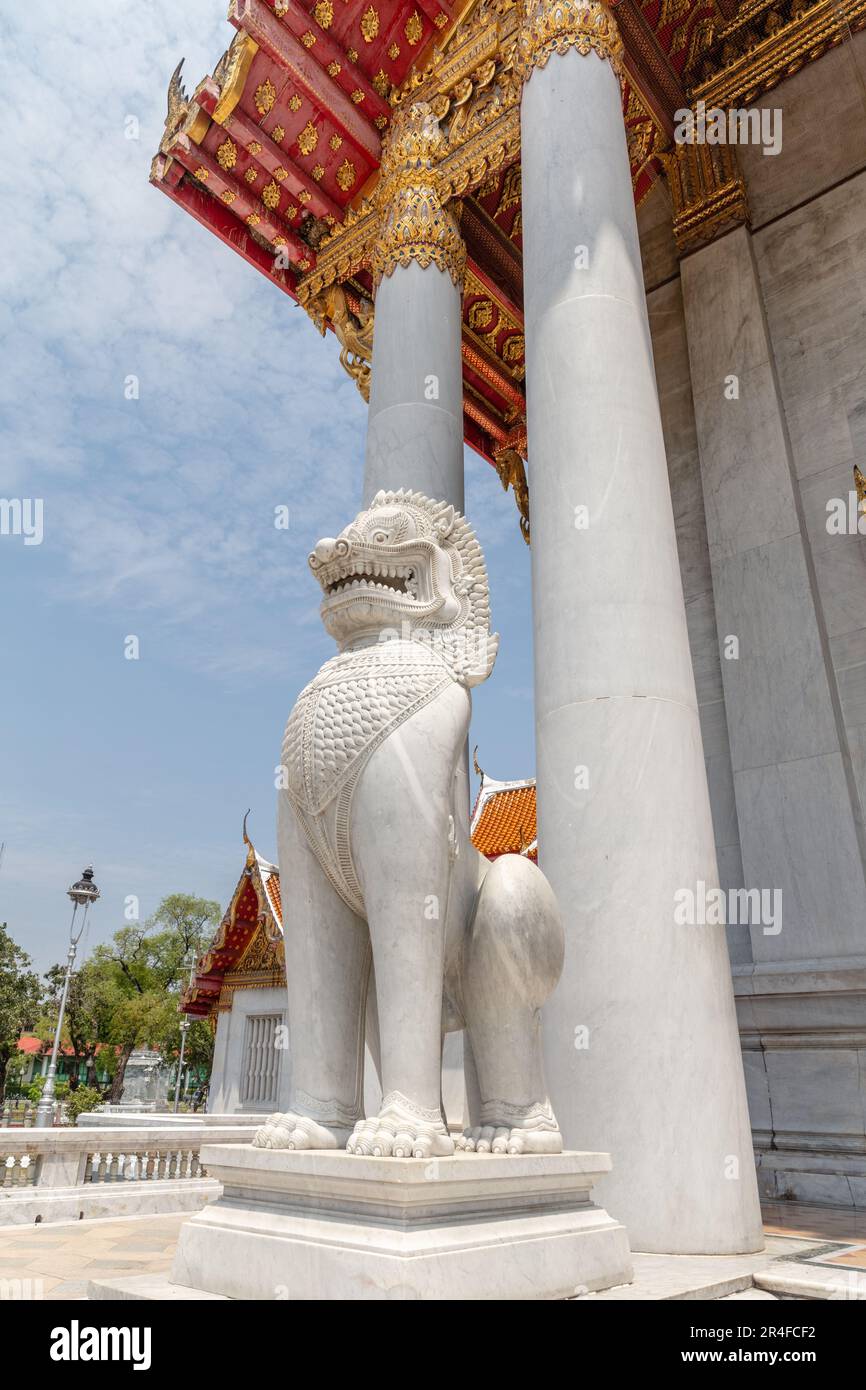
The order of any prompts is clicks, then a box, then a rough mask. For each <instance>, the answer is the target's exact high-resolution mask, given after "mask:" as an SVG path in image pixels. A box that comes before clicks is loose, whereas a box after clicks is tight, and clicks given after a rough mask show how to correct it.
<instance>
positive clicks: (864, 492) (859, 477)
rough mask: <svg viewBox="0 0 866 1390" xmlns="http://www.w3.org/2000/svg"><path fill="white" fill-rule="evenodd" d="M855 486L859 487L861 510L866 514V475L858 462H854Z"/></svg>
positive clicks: (858, 499)
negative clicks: (861, 470)
mask: <svg viewBox="0 0 866 1390" xmlns="http://www.w3.org/2000/svg"><path fill="white" fill-rule="evenodd" d="M854 486H855V487H856V489H857V502H858V505H859V510H860V511H861V512H862V513H863V515H864V516H866V477H864V476H863V474H862V473H861V472H860V469H859V468H858V467H857V465H856V463H855V464H854Z"/></svg>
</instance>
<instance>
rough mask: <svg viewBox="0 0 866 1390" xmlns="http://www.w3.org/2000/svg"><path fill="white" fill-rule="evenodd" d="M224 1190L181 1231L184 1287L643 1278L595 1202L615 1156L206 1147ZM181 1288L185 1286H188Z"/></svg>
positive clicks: (547, 1288)
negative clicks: (360, 1153)
mask: <svg viewBox="0 0 866 1390" xmlns="http://www.w3.org/2000/svg"><path fill="white" fill-rule="evenodd" d="M202 1163H203V1164H204V1166H205V1167H206V1169H207V1173H208V1176H209V1177H211V1178H217V1179H218V1180H219V1181H220V1182H221V1183H222V1184H223V1195H222V1197H221V1198H220V1199H219V1200H218V1201H217V1202H215V1203H212V1204H211V1205H209V1206H208V1207H207V1208H205V1209H204V1210H202V1211H200V1212H198V1213H197V1214H196V1215H195V1216H193V1217H192V1218H191V1220H190V1221H188V1222H187V1223H186V1224H185V1225H184V1227H183V1229H182V1231H181V1234H180V1240H179V1243H178V1247H177V1251H176V1254H175V1258H174V1265H173V1267H172V1272H171V1281H172V1284H173V1285H175V1286H182V1287H185V1288H186V1289H187V1290H190V1289H194V1290H197V1291H199V1292H201V1291H204V1292H206V1293H209V1294H212V1295H213V1294H216V1295H222V1296H223V1297H226V1298H233V1299H276V1300H295V1299H328V1300H331V1299H336V1300H355V1299H358V1300H386V1299H397V1300H399V1299H406V1300H410V1299H434V1300H435V1299H448V1300H464V1299H532V1298H570V1297H574V1296H575V1295H576V1294H580V1293H583V1292H588V1291H593V1290H599V1289H606V1288H610V1287H611V1286H612V1285H615V1284H623V1283H626V1282H628V1281H629V1280H630V1279H631V1278H632V1268H631V1257H630V1254H629V1246H628V1238H627V1236H626V1232H625V1228H624V1227H623V1226H621V1225H619V1223H618V1222H616V1221H614V1220H613V1219H612V1218H611V1217H610V1216H608V1214H607V1212H605V1211H603V1210H602V1209H601V1208H599V1207H596V1206H594V1205H593V1203H592V1201H591V1200H590V1193H591V1190H592V1186H593V1183H594V1182H595V1181H596V1179H597V1178H599V1177H600V1176H601V1175H602V1174H603V1173H605V1172H607V1171H609V1169H610V1166H611V1164H610V1158H609V1156H608V1155H607V1154H598V1153H564V1154H556V1155H545V1156H538V1157H531V1158H530V1157H523V1156H517V1155H503V1156H499V1155H496V1156H495V1157H494V1156H493V1155H489V1154H461V1155H456V1156H455V1157H454V1158H447V1159H436V1160H431V1161H430V1162H429V1163H424V1162H421V1161H419V1160H412V1159H405V1160H404V1159H391V1158H388V1159H379V1158H360V1157H355V1156H352V1155H349V1154H346V1153H342V1152H339V1153H289V1152H287V1151H273V1150H269V1149H254V1148H253V1147H252V1146H251V1145H245V1144H244V1145H241V1144H217V1145H208V1146H206V1147H205V1148H203V1149H202ZM178 1295H179V1296H183V1294H182V1292H181V1290H180V1289H179V1290H178Z"/></svg>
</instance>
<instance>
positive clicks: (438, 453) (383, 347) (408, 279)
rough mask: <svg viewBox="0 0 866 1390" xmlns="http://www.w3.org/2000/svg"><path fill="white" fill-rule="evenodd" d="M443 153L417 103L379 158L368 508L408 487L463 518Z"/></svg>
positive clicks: (458, 325) (455, 268) (457, 339)
mask: <svg viewBox="0 0 866 1390" xmlns="http://www.w3.org/2000/svg"><path fill="white" fill-rule="evenodd" d="M442 145H443V142H442V137H441V136H440V134H439V128H438V125H437V123H436V121H435V120H434V118H433V116H432V113H431V112H430V108H429V107H428V106H425V105H424V104H423V103H418V104H416V105H415V106H413V107H410V108H409V109H408V110H406V111H405V112H401V113H400V115H399V116H398V117H397V119H396V120H395V123H394V127H393V128H392V131H391V135H390V137H389V143H388V147H387V150H386V153H385V156H384V158H383V163H382V176H381V182H380V192H379V197H380V203H381V207H382V224H381V231H380V236H379V241H378V245H377V249H376V253H375V264H374V275H375V278H376V280H377V289H376V318H375V328H374V332H373V373H372V384H371V389H370V413H369V418H368V425H367V452H366V464H365V469H364V501H365V502H369V501H370V499H371V498H372V497H373V496H374V495H375V493H376V492H378V490H379V489H380V488H386V489H391V490H396V489H398V488H401V487H402V488H413V489H415V490H416V491H418V492H423V493H424V494H425V496H427V497H433V498H436V499H437V500H442V501H447V502H451V503H453V505H454V506H455V507H458V508H459V510H460V511H461V512H462V511H463V509H464V499H463V369H462V363H461V357H460V345H461V335H462V302H463V294H462V284H463V267H464V263H465V254H466V253H465V248H464V246H463V242H462V239H461V237H460V232H459V229H458V227H457V224H456V222H455V220H454V218H453V216H452V214H451V213H450V212H449V211H448V209H447V207H443V206H442V204H441V203H440V202H439V196H438V175H437V172H436V160H437V158H438V157H439V155H440V154H441V150H442Z"/></svg>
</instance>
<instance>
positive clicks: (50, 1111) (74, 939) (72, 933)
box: [35, 865, 99, 1129]
mask: <svg viewBox="0 0 866 1390" xmlns="http://www.w3.org/2000/svg"><path fill="white" fill-rule="evenodd" d="M66 895H67V897H69V898H71V899H72V923H71V925H70V928H69V954H68V956H67V958H66V977H65V979H64V981H63V993H62V994H61V996H60V1012H59V1013H58V1015H57V1028H56V1030H55V1033H54V1046H53V1047H52V1049H51V1061H50V1063H49V1065H48V1075H47V1076H46V1078H45V1086H44V1088H43V1091H42V1096H41V1098H40V1101H39V1104H38V1105H37V1107H36V1120H35V1127H36V1129H50V1128H51V1126H52V1124H53V1123H54V1082H55V1080H56V1077H57V1054H58V1052H59V1050H60V1034H61V1032H62V1031H63V1015H64V1014H65V1013H66V1000H67V997H68V995H69V981H70V980H71V979H72V967H73V966H74V964H75V953H76V951H77V950H78V943H79V941H80V940H81V938H82V936H83V935H84V928H85V927H86V926H87V913H88V911H89V909H90V904H91V903H95V902H96V899H97V898H98V897H99V889H98V888H97V886H96V884H95V883H94V882H93V866H92V865H89V866H88V867H87V868H86V869H85V870H84V871H83V873H82V875H81V878H80V879H79V880H78V882H77V883H73V885H72V887H71V888H67V890H66ZM80 907H82V908H83V909H84V911H83V912H82V914H81V925H80V926H79V928H78V931H76V930H75V919H76V915H77V913H78V909H79V908H80Z"/></svg>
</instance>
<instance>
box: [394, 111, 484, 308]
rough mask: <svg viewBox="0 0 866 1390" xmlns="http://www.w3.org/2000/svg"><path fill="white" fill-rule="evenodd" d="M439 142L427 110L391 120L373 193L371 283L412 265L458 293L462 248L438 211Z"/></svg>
mask: <svg viewBox="0 0 866 1390" xmlns="http://www.w3.org/2000/svg"><path fill="white" fill-rule="evenodd" d="M444 148H445V141H444V138H443V136H442V133H441V131H440V129H439V122H438V121H437V119H436V117H435V115H434V114H433V111H432V109H431V107H430V106H429V105H428V104H427V103H426V102H413V103H412V105H411V106H409V107H404V108H402V109H401V110H400V111H399V112H398V114H397V116H396V117H395V119H394V123H393V125H392V127H391V133H390V136H389V138H388V140H387V142H386V144H385V146H384V148H383V153H382V164H381V170H380V178H379V183H378V184H377V186H376V191H375V194H374V202H375V206H376V208H377V209H378V213H379V223H378V231H377V236H376V240H375V242H374V244H373V247H372V254H371V264H372V270H373V283H374V284H375V285H378V284H379V282H380V280H381V279H382V276H383V275H391V274H392V273H393V271H394V269H395V267H396V266H398V265H408V264H409V262H410V261H417V262H418V264H419V265H422V266H429V265H436V266H438V268H439V269H440V270H444V271H447V272H448V274H449V275H450V276H451V278H452V280H453V281H454V284H455V285H456V286H457V287H458V288H461V287H462V284H463V273H464V270H465V267H466V247H465V246H464V244H463V238H462V237H461V235H460V230H459V228H458V226H457V222H456V220H455V218H454V216H453V214H452V213H451V212H450V211H449V210H448V209H447V208H446V207H445V206H444V201H445V199H444V197H443V186H442V179H441V176H440V173H439V170H438V167H437V166H438V161H439V159H440V157H441V155H442V152H443V150H444Z"/></svg>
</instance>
